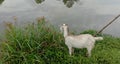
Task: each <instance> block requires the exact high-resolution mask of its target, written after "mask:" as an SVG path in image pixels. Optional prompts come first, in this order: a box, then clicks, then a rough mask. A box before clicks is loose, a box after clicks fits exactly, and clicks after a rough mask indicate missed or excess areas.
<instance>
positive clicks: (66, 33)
mask: <svg viewBox="0 0 120 64" xmlns="http://www.w3.org/2000/svg"><path fill="white" fill-rule="evenodd" d="M68 32H69V31H68V28H67V29H64V37H66V36H68Z"/></svg>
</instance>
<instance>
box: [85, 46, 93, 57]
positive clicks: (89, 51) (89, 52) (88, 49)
mask: <svg viewBox="0 0 120 64" xmlns="http://www.w3.org/2000/svg"><path fill="white" fill-rule="evenodd" d="M93 47H94V46H90V47H88V48H87V51H88V53H87V56H88V57H90V56H91V51H92V49H93Z"/></svg>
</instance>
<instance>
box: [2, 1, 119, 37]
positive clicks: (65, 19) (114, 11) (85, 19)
mask: <svg viewBox="0 0 120 64" xmlns="http://www.w3.org/2000/svg"><path fill="white" fill-rule="evenodd" d="M119 13H120V0H4V1H3V2H1V4H0V32H1V31H2V30H3V28H4V26H3V22H4V21H9V22H11V21H13V17H17V19H18V22H19V23H24V22H31V21H35V19H36V18H37V17H41V16H44V17H45V18H46V19H47V20H48V21H49V22H50V23H51V24H53V25H55V26H56V27H58V26H59V25H60V24H63V23H66V24H68V25H69V26H70V28H71V30H72V31H77V32H81V31H84V30H87V29H95V30H97V31H99V30H100V29H101V28H102V27H103V26H105V25H106V24H107V23H108V22H109V21H110V20H112V19H113V18H114V17H115V16H117V15H118V14H119ZM119 27H120V18H118V19H117V20H116V21H115V22H114V23H112V24H111V25H110V26H109V27H107V28H106V29H105V30H104V31H103V33H106V34H111V35H113V36H117V37H119V36H120V29H119Z"/></svg>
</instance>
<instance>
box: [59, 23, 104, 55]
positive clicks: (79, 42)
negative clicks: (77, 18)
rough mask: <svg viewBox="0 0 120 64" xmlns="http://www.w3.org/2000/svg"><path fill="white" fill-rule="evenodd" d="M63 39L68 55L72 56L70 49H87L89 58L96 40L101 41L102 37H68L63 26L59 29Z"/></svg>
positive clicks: (83, 35)
mask: <svg viewBox="0 0 120 64" xmlns="http://www.w3.org/2000/svg"><path fill="white" fill-rule="evenodd" d="M60 30H61V31H62V32H63V35H64V38H65V44H66V45H67V46H68V49H69V54H70V56H71V54H72V52H73V51H72V48H87V51H88V56H91V50H92V49H93V47H94V44H95V41H96V40H103V37H93V36H92V35H90V34H81V35H69V34H68V26H67V25H66V24H63V25H62V26H61V27H60Z"/></svg>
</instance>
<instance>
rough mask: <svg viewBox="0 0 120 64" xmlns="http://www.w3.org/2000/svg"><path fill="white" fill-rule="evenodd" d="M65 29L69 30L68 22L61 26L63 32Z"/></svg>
mask: <svg viewBox="0 0 120 64" xmlns="http://www.w3.org/2000/svg"><path fill="white" fill-rule="evenodd" d="M64 30H67V31H68V25H67V24H62V25H61V26H60V31H61V32H63V31H64Z"/></svg>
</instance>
